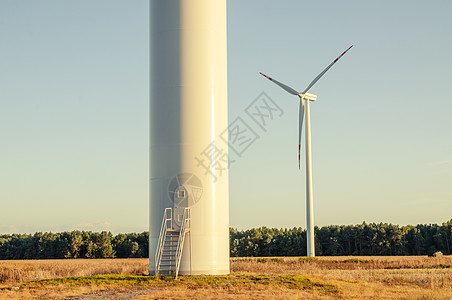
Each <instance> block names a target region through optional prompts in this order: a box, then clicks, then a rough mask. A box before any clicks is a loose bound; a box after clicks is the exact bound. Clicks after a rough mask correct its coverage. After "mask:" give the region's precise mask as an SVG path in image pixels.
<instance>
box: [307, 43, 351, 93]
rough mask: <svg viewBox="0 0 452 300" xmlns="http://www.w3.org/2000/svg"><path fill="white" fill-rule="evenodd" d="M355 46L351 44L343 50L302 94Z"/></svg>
mask: <svg viewBox="0 0 452 300" xmlns="http://www.w3.org/2000/svg"><path fill="white" fill-rule="evenodd" d="M352 47H353V45H351V46H350V47H348V49H347V50H345V51H344V52H342V54H341V55H339V57H338V58H336V59H335V60H333V62H332V63H331V64H329V66H328V67H326V69H325V70H323V71H322V73H320V74H319V75H318V76H317V77H316V78H314V80H313V81H312V82H311V83H310V84H309V85H308V87H307V88H306V89H305V90H304V91H303V93H302V94H306V93H307V92H308V91H309V90H310V89H311V88H312V87H313V86H314V84H316V82H317V81H319V79H320V78H322V76H323V75H324V74H325V73H326V72H327V71H328V70H329V69H330V68H331V67H332V66H333V65H334V64H335V63H336V62H337V61H338V60H339V59H340V58H341V57H342V56H344V54H345V53H347V51H348V50H350V49H351V48H352Z"/></svg>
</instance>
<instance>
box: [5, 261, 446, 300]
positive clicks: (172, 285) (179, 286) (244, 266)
mask: <svg viewBox="0 0 452 300" xmlns="http://www.w3.org/2000/svg"><path fill="white" fill-rule="evenodd" d="M147 269H148V260H147V259H93V260H87V259H78V260H34V261H30V260H29V261H0V299H27V298H42V299H68V298H69V299H70V298H71V297H74V298H73V299H85V300H89V299H103V298H119V299H182V298H184V299H187V298H188V299H209V298H210V299H250V298H255V299H319V298H322V299H352V298H355V299H361V298H364V299H452V256H443V257H438V258H437V257H434V258H433V257H425V256H416V257H413V256H411V257H350V256H347V257H337V256H336V257H317V258H314V259H312V258H306V257H285V258H282V257H275V258H232V259H231V274H230V275H228V276H180V277H179V279H178V280H177V281H174V280H171V279H167V278H155V277H154V276H147V275H146V274H147ZM75 297H76V298H75Z"/></svg>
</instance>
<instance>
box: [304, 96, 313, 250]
mask: <svg viewBox="0 0 452 300" xmlns="http://www.w3.org/2000/svg"><path fill="white" fill-rule="evenodd" d="M305 109H306V225H307V226H306V227H307V231H306V240H307V250H308V251H307V252H308V253H307V255H308V257H314V256H315V242H314V204H313V189H312V158H311V114H310V108H309V100H306V106H305Z"/></svg>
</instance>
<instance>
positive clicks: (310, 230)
mask: <svg viewBox="0 0 452 300" xmlns="http://www.w3.org/2000/svg"><path fill="white" fill-rule="evenodd" d="M352 47H353V45H352V46H350V47H348V49H347V50H345V51H344V52H342V54H341V55H339V57H338V58H336V59H335V60H334V61H333V62H332V63H331V64H329V66H328V67H326V68H325V70H323V71H322V72H321V73H320V74H319V75H318V76H317V77H316V78H314V80H313V81H312V82H311V83H310V84H309V85H308V87H307V88H306V89H305V90H304V91H303V92H297V91H296V90H294V89H293V88H291V87H290V86H287V85H285V84H283V83H281V82H279V81H277V80H275V79H273V78H271V77H269V76H267V75H265V74H263V73H260V72H259V73H260V74H261V75H262V76H264V77H265V78H267V79H269V80H270V81H272V82H273V83H275V84H277V85H279V86H280V87H281V88H283V89H284V90H285V91H286V92H288V93H290V94H292V95H296V96H298V97H299V98H300V108H299V111H298V114H299V125H298V168H300V151H301V131H302V128H303V116H304V114H305V111H306V133H305V135H306V223H307V252H308V253H307V254H308V256H309V257H314V256H315V243H314V207H313V193H312V190H313V189H312V161H311V118H310V114H309V113H310V111H309V101H315V100H316V99H317V96H316V95H314V94H309V93H308V91H309V90H310V89H311V88H312V87H313V86H314V84H316V83H317V81H319V79H320V78H321V77H322V76H323V75H324V74H325V73H326V72H327V71H328V70H329V69H330V68H331V67H332V66H333V65H334V64H335V63H336V62H337V61H338V60H339V59H340V58H341V57H342V56H344V54H345V53H347V51H348V50H350V48H352ZM305 101H306V103H305ZM305 106H306V109H304V107H305Z"/></svg>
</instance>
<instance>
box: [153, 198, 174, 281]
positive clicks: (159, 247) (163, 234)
mask: <svg viewBox="0 0 452 300" xmlns="http://www.w3.org/2000/svg"><path fill="white" fill-rule="evenodd" d="M168 213H169V217H168ZM172 216H173V213H172V208H171V207H168V208H165V212H164V214H163V220H162V226H161V227H160V235H159V241H158V243H157V248H156V250H155V261H154V267H155V276H158V275H159V271H160V262H161V260H162V252H163V246H164V245H165V239H166V230H167V228H168V221H170V228H173V218H172Z"/></svg>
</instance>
